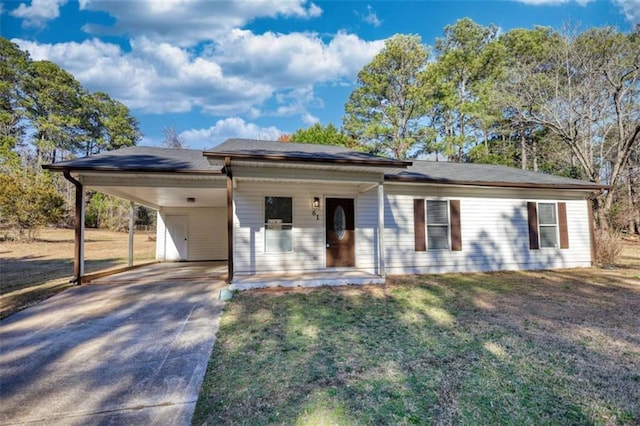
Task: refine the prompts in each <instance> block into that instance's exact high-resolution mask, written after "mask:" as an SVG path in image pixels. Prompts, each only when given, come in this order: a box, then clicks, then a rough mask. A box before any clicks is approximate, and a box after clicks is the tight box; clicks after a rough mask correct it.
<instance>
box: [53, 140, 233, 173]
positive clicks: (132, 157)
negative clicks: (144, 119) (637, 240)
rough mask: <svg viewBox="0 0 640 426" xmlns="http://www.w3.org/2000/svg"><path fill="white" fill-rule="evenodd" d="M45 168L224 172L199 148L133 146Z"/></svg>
mask: <svg viewBox="0 0 640 426" xmlns="http://www.w3.org/2000/svg"><path fill="white" fill-rule="evenodd" d="M44 168H45V169H49V170H53V171H66V170H71V171H74V170H76V171H82V170H85V171H88V170H96V171H114V172H115V171H122V172H158V173H160V172H175V173H221V170H222V164H218V165H212V164H210V163H209V161H208V160H207V159H206V158H205V157H203V156H202V151H199V150H195V149H169V148H157V147H149V146H132V147H128V148H121V149H117V150H114V151H107V152H103V153H101V154H96V155H91V156H89V157H82V158H76V159H75V160H68V161H61V162H59V163H53V164H49V165H46V166H44Z"/></svg>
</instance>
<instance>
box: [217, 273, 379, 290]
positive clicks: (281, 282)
mask: <svg viewBox="0 0 640 426" xmlns="http://www.w3.org/2000/svg"><path fill="white" fill-rule="evenodd" d="M384 282H385V279H384V278H382V277H380V276H378V275H375V274H371V273H369V272H366V271H359V270H351V271H320V272H300V273H286V274H254V275H241V274H238V275H235V276H234V278H233V282H232V283H231V285H229V290H248V289H252V288H269V287H322V286H334V285H367V284H384Z"/></svg>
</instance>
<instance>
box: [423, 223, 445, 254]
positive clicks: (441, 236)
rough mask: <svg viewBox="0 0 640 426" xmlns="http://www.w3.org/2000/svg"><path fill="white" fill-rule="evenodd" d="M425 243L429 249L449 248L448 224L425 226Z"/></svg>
mask: <svg viewBox="0 0 640 426" xmlns="http://www.w3.org/2000/svg"><path fill="white" fill-rule="evenodd" d="M427 243H428V245H429V246H428V247H429V249H430V250H433V249H448V248H449V227H448V226H434V225H428V226H427Z"/></svg>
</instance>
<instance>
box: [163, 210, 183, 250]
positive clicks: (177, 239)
mask: <svg viewBox="0 0 640 426" xmlns="http://www.w3.org/2000/svg"><path fill="white" fill-rule="evenodd" d="M187 223H188V222H187V216H184V215H167V227H166V230H167V231H166V235H165V260H187V232H188V227H187Z"/></svg>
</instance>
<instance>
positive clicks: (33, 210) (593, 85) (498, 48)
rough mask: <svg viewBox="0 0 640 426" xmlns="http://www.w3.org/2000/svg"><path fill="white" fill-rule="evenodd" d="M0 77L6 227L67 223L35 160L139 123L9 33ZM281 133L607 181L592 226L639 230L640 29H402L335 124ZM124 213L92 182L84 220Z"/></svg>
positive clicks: (121, 139)
mask: <svg viewBox="0 0 640 426" xmlns="http://www.w3.org/2000/svg"><path fill="white" fill-rule="evenodd" d="M0 77H1V78H0V107H1V108H0V172H2V174H1V177H0V179H1V181H0V184H1V188H2V191H1V192H0V222H1V223H0V225H2V224H4V225H10V226H14V227H17V228H19V229H32V228H34V227H37V226H38V225H42V224H43V223H46V222H57V221H64V220H65V218H68V217H69V216H68V212H69V211H70V207H71V200H72V195H71V193H72V189H71V187H70V185H69V184H68V183H67V182H66V181H64V180H63V179H62V178H61V177H60V176H51V175H49V174H48V173H45V172H43V171H42V169H41V167H40V166H41V165H42V164H44V163H49V162H53V161H60V160H64V159H68V158H73V157H76V156H84V155H92V154H96V153H98V152H101V151H105V150H112V149H117V148H121V147H125V146H131V145H135V144H136V143H137V142H138V141H139V140H140V138H141V133H140V130H139V128H138V122H137V120H136V119H135V117H133V116H132V115H131V113H130V111H129V110H128V108H127V107H126V106H125V105H123V104H122V103H120V102H118V101H116V100H114V99H112V98H110V97H109V96H108V95H107V94H105V93H101V92H94V93H92V92H90V91H88V90H86V89H85V88H83V87H82V85H81V84H80V83H79V82H78V81H77V80H76V79H75V78H74V77H73V76H72V75H71V74H69V73H68V72H66V71H64V70H63V69H61V68H60V67H59V66H57V65H56V64H54V63H52V62H49V61H34V60H32V59H31V58H30V57H29V54H28V53H27V52H24V51H21V50H20V49H19V48H18V46H16V45H15V44H13V43H11V42H10V41H8V40H6V39H4V38H0ZM164 133H165V145H166V146H170V147H182V146H183V145H184V144H183V142H182V141H181V140H180V139H179V136H178V134H177V132H176V130H175V128H168V129H165V130H164ZM282 140H291V141H297V142H308V143H326V144H335V145H343V146H347V147H349V148H352V149H358V150H363V151H367V152H371V153H375V154H378V155H383V156H388V157H393V158H399V159H405V158H428V159H435V160H446V161H458V162H479V163H493V164H502V165H507V166H512V167H520V168H522V169H525V170H534V171H540V172H545V173H551V174H556V175H561V176H568V177H574V178H579V179H586V180H589V181H591V182H594V183H601V184H605V185H610V186H611V190H608V191H604V192H603V193H602V194H599V195H597V196H596V197H594V200H593V201H594V213H595V216H596V218H597V222H598V224H599V226H600V227H602V228H604V229H607V228H610V227H611V228H614V229H616V230H622V229H626V230H628V231H630V232H635V233H640V199H639V198H640V195H639V188H640V185H639V180H640V177H639V173H640V146H639V145H640V143H639V141H640V27H636V29H635V31H630V32H628V33H623V32H620V31H618V30H617V29H615V28H612V27H603V28H591V29H587V30H585V31H582V32H580V31H577V29H575V28H571V27H569V26H567V27H566V28H565V29H562V30H555V29H552V28H547V27H536V28H533V29H513V30H509V31H507V32H504V33H501V32H500V31H499V30H498V28H497V27H495V26H492V25H490V26H482V25H479V24H477V23H475V22H473V21H472V20H471V19H468V18H465V19H461V20H459V21H457V22H456V23H454V24H452V25H448V26H446V27H445V28H444V32H443V35H442V37H440V38H438V39H437V40H436V42H435V44H434V46H427V45H425V44H423V43H422V40H421V39H420V37H419V36H417V35H406V34H398V35H395V36H393V37H391V38H389V39H388V40H386V42H385V44H384V47H383V49H382V50H381V51H380V52H379V53H378V54H377V55H376V56H375V57H374V58H373V60H372V61H371V62H370V63H368V64H367V65H365V66H364V68H363V69H362V70H361V71H360V72H359V73H358V77H357V83H356V87H355V89H354V90H353V91H352V93H351V94H350V96H349V99H348V100H347V102H346V104H345V113H344V116H343V119H342V125H341V127H340V128H337V127H336V126H334V125H332V124H329V125H326V126H323V125H320V124H316V125H313V126H311V127H310V128H307V129H299V130H298V131H296V132H295V133H293V134H291V135H283V137H282ZM127 212H128V207H127V206H126V204H123V203H122V201H119V200H117V199H115V198H113V197H104V196H102V195H98V194H95V193H89V194H88V205H87V219H88V222H89V225H94V226H109V227H113V228H116V229H117V228H121V227H123V226H125V224H126V215H127ZM139 214H140V215H141V217H142V218H143V219H144V218H146V219H144V220H149V217H151V216H152V215H149V212H145V211H142V210H140V211H139ZM114 216H115V220H114ZM118 218H119V219H118ZM143 219H141V220H143Z"/></svg>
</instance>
